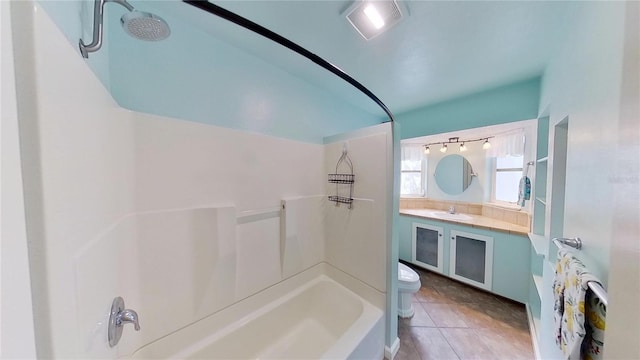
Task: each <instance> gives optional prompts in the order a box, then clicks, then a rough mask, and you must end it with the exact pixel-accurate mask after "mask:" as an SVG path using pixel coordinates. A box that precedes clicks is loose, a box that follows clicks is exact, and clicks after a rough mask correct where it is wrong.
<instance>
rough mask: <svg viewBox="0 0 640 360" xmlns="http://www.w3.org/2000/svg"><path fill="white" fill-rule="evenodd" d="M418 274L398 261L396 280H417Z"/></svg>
mask: <svg viewBox="0 0 640 360" xmlns="http://www.w3.org/2000/svg"><path fill="white" fill-rule="evenodd" d="M419 279H420V276H418V273H416V272H415V271H413V270H412V269H411V268H410V267H408V266H407V265H405V264H403V263H398V280H400V281H406V282H414V281H418V280H419Z"/></svg>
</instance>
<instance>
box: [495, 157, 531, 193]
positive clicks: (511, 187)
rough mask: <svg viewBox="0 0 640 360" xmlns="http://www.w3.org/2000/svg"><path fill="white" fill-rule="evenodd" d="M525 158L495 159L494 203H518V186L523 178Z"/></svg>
mask: <svg viewBox="0 0 640 360" xmlns="http://www.w3.org/2000/svg"><path fill="white" fill-rule="evenodd" d="M523 163H524V157H523V156H509V155H507V156H501V157H496V158H495V164H496V166H495V169H496V170H495V181H494V182H493V184H494V187H493V195H494V199H493V200H494V201H498V202H508V203H513V204H515V203H516V202H517V201H518V186H519V184H520V178H522V166H523Z"/></svg>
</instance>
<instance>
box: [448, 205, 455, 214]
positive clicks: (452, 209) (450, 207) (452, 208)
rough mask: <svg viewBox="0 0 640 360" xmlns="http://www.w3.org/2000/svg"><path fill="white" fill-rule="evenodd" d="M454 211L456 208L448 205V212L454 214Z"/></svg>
mask: <svg viewBox="0 0 640 360" xmlns="http://www.w3.org/2000/svg"><path fill="white" fill-rule="evenodd" d="M455 213H456V208H455V207H453V205H451V206H449V214H455Z"/></svg>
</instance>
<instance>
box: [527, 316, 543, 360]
mask: <svg viewBox="0 0 640 360" xmlns="http://www.w3.org/2000/svg"><path fill="white" fill-rule="evenodd" d="M525 307H526V310H527V321H528V322H529V334H530V335H531V345H533V353H534V355H535V357H536V360H542V357H541V356H540V345H539V344H538V333H537V332H536V331H537V329H536V323H535V321H533V314H532V313H531V306H529V303H526V304H525Z"/></svg>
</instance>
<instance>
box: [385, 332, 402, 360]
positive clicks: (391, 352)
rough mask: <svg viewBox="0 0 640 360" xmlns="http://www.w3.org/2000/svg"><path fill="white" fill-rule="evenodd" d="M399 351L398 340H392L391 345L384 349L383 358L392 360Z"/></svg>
mask: <svg viewBox="0 0 640 360" xmlns="http://www.w3.org/2000/svg"><path fill="white" fill-rule="evenodd" d="M399 350H400V338H398V337H396V339H395V340H393V344H391V347H388V346H385V347H384V358H385V359H387V360H393V358H394V357H396V355H397V354H398V351H399Z"/></svg>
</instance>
